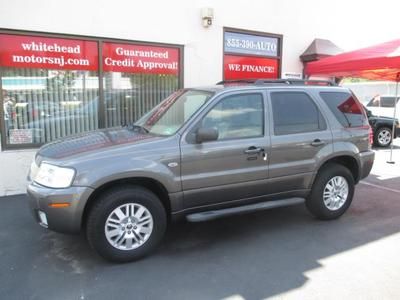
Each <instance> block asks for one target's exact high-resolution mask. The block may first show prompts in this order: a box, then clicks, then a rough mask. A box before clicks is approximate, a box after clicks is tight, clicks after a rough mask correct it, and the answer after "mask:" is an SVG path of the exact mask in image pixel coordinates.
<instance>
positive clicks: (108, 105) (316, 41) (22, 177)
mask: <svg viewBox="0 0 400 300" xmlns="http://www.w3.org/2000/svg"><path fill="white" fill-rule="evenodd" d="M338 2H341V1H338ZM0 3H1V10H0V102H1V103H2V105H0V135H1V146H0V196H4V195H11V194H18V193H24V190H25V185H26V175H27V172H28V170H29V166H30V164H31V162H32V159H33V157H34V155H35V152H36V151H37V149H38V148H39V147H40V146H41V145H43V144H45V143H48V142H51V141H54V140H56V139H59V138H64V137H66V136H70V135H74V134H78V133H81V132H85V131H90V130H96V129H99V128H108V127H115V126H121V125H123V124H128V123H131V122H134V121H135V120H137V119H138V118H139V117H140V116H141V115H143V114H144V113H146V112H147V111H149V110H150V109H151V108H152V107H154V106H155V105H156V104H158V103H159V102H160V101H162V100H163V99H164V98H166V97H167V96H168V95H169V94H171V93H172V92H173V91H175V90H177V89H180V88H185V87H191V86H201V85H211V84H215V83H217V82H219V81H221V80H235V79H243V78H271V79H274V78H296V79H298V78H303V68H304V64H305V63H307V62H308V61H313V60H317V59H319V58H321V57H325V56H329V55H334V54H337V53H340V52H341V51H343V50H352V49H355V48H360V47H363V46H368V45H371V44H374V43H376V42H383V41H385V40H389V39H393V38H396V37H397V36H396V34H397V33H396V30H395V28H396V24H393V25H394V26H388V24H387V22H388V20H389V22H390V16H389V17H387V14H388V13H389V14H391V12H390V10H389V11H388V10H387V7H386V8H385V6H384V5H382V8H375V7H374V9H371V12H369V11H368V9H366V10H365V12H364V13H363V14H362V15H360V14H355V13H354V12H355V11H356V10H357V8H358V7H357V4H347V3H346V2H345V1H343V3H342V5H344V4H345V3H346V7H347V9H343V7H341V6H339V5H338V6H337V7H330V8H329V9H328V7H327V5H326V3H324V2H323V1H288V0H285V1H279V0H270V1H227V0H221V1H177V0H172V1H147V2H129V1H122V0H116V1H111V2H110V1H94V0H88V1H76V0H72V1H68V3H63V4H62V5H61V4H60V3H59V2H57V1H50V0H39V1H31V2H30V1H23V0H14V1H5V0H0ZM388 3H389V2H388ZM337 4H338V3H337ZM382 4H385V1H383V2H382ZM349 5H351V7H349ZM363 5H364V4H363ZM380 10H382V12H384V13H385V14H386V17H385V20H383V19H382V20H380V21H379V19H378V20H376V19H375V20H376V21H377V22H376V23H374V24H375V25H374V26H376V24H378V25H377V26H384V28H385V31H384V33H381V34H377V35H376V36H374V35H373V34H371V32H372V31H371V30H370V29H371V28H372V27H370V26H372V25H371V22H370V21H369V20H370V19H369V17H372V16H374V17H375V18H377V17H376V14H377V13H378V14H377V15H379V11H380ZM394 11H396V10H394ZM369 14H370V15H369ZM378 18H379V17H378ZM382 18H384V17H383V16H382ZM392 19H393V22H395V20H396V18H395V17H394V15H393V18H392ZM344 21H345V22H344ZM384 21H385V22H386V23H385V22H384ZM385 24H386V25H385ZM391 27H393V28H394V29H390V28H391ZM337 45H338V46H337ZM339 46H340V47H339ZM342 49H343V50H342Z"/></svg>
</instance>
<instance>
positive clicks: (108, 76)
mask: <svg viewBox="0 0 400 300" xmlns="http://www.w3.org/2000/svg"><path fill="white" fill-rule="evenodd" d="M104 78H105V81H104V83H105V85H104V106H105V123H106V127H115V126H121V125H125V124H128V123H133V122H135V121H136V120H138V119H139V118H140V117H141V116H143V115H144V114H145V113H146V112H148V111H149V110H150V109H152V108H153V107H155V106H156V105H157V104H159V103H160V102H161V101H162V100H163V99H165V98H166V97H168V96H169V95H170V94H171V93H172V92H174V91H176V90H177V89H178V87H179V76H177V75H162V74H139V73H136V74H134V73H120V72H106V73H104Z"/></svg>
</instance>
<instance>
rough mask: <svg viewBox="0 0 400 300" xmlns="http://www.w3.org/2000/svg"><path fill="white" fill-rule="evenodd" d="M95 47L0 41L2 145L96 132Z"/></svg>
mask: <svg viewBox="0 0 400 300" xmlns="http://www.w3.org/2000/svg"><path fill="white" fill-rule="evenodd" d="M97 57H98V54H97V43H96V42H86V41H80V40H69V39H54V38H41V37H31V36H17V35H6V34H5V35H0V67H1V69H0V72H1V87H2V100H3V120H4V132H3V134H4V135H5V141H6V144H8V145H15V144H43V143H47V142H50V141H52V140H55V139H57V138H60V137H64V136H67V135H71V134H76V133H80V132H83V131H87V130H93V129H96V128H97V126H98V120H97V118H98V113H97V111H98V108H97V104H96V98H97V96H98V92H99V80H98V75H97V69H98V60H97Z"/></svg>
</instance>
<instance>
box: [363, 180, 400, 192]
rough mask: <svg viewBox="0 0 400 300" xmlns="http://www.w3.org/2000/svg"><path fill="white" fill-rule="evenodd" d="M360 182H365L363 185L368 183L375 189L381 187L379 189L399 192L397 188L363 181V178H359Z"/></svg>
mask: <svg viewBox="0 0 400 300" xmlns="http://www.w3.org/2000/svg"><path fill="white" fill-rule="evenodd" d="M360 183H361V184H365V185H369V186H373V187H375V188H377V189H381V190H385V191H390V192H393V193H397V194H400V191H399V190H395V189H391V188H388V187H384V186H380V185H377V184H373V183H369V182H367V181H364V180H361V181H360Z"/></svg>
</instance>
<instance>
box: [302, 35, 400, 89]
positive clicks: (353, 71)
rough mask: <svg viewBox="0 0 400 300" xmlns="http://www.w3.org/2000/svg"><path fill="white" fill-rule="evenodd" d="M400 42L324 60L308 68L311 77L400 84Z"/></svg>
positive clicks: (399, 40) (309, 64)
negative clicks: (382, 81)
mask: <svg viewBox="0 0 400 300" xmlns="http://www.w3.org/2000/svg"><path fill="white" fill-rule="evenodd" d="M399 72H400V39H397V40H394V41H390V42H386V43H382V44H379V45H375V46H372V47H368V48H363V49H359V50H355V51H351V52H345V53H342V54H338V55H335V56H331V57H327V58H322V59H321V60H319V61H316V62H310V63H308V64H307V65H306V67H305V70H304V73H305V74H306V75H307V76H327V77H361V78H366V79H371V80H390V81H396V80H399V79H400V78H399V75H398V74H399Z"/></svg>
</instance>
